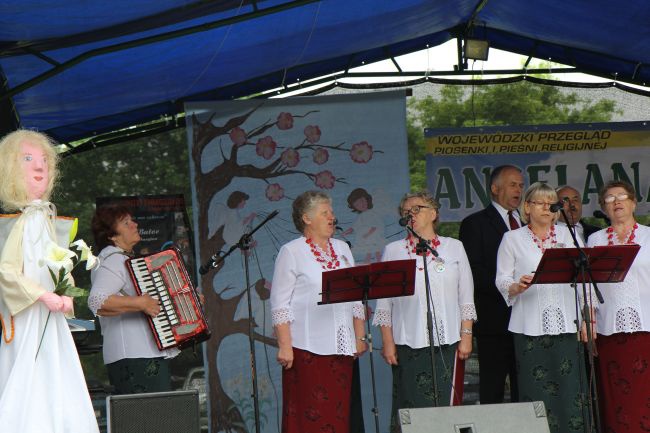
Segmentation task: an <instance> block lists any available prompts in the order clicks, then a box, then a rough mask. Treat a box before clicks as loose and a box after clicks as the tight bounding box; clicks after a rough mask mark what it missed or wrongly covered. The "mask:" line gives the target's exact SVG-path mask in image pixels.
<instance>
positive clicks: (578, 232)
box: [555, 220, 585, 244]
mask: <svg viewBox="0 0 650 433" xmlns="http://www.w3.org/2000/svg"><path fill="white" fill-rule="evenodd" d="M555 224H556V225H558V226H562V227H566V228H567V230H568V229H569V227H568V226H567V223H565V222H564V221H560V220H558V221H557V223H555ZM574 227H575V229H576V236H578V239H579V240H581V241H582V243H583V244H584V243H585V228H584V227H582V223H581V222H580V221H578V222H577V223H576V225H574Z"/></svg>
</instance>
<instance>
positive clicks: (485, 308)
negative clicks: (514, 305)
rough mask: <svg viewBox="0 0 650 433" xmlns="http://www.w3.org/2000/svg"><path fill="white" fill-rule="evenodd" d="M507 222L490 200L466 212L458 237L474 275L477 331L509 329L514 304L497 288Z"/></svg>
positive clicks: (478, 332) (491, 332) (479, 333)
mask: <svg viewBox="0 0 650 433" xmlns="http://www.w3.org/2000/svg"><path fill="white" fill-rule="evenodd" d="M507 231H508V226H506V223H505V222H504V221H503V218H501V215H499V211H497V209H496V208H495V207H494V206H493V205H492V204H490V205H489V206H488V207H487V208H485V209H483V210H481V211H478V212H476V213H473V214H471V215H469V216H467V217H466V218H465V219H464V220H463V221H462V222H461V224H460V232H459V238H460V241H461V242H462V243H463V245H464V247H465V252H466V253H467V258H468V259H469V264H470V267H471V268H472V275H473V277H474V304H475V306H476V315H477V317H478V321H477V322H476V324H475V325H474V329H475V332H476V333H477V334H478V335H500V334H507V333H508V323H509V322H510V311H511V308H510V307H508V306H507V305H506V302H505V300H504V299H503V296H502V295H501V293H500V292H499V290H498V289H497V288H496V285H495V284H494V280H495V278H496V271H497V251H498V250H499V244H500V243H501V238H502V237H503V234H504V233H505V232H507Z"/></svg>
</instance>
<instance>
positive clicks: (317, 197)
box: [291, 191, 332, 233]
mask: <svg viewBox="0 0 650 433" xmlns="http://www.w3.org/2000/svg"><path fill="white" fill-rule="evenodd" d="M320 203H327V204H332V199H331V197H330V196H329V195H327V194H326V193H324V192H322V191H305V192H303V193H302V194H300V195H299V196H298V197H296V199H295V200H294V201H293V205H292V212H291V217H292V218H293V225H295V226H296V230H298V231H299V232H300V233H304V232H305V222H304V221H303V219H302V217H303V215H305V214H308V213H309V212H311V211H312V210H313V209H314V208H315V207H316V206H317V205H318V204H320Z"/></svg>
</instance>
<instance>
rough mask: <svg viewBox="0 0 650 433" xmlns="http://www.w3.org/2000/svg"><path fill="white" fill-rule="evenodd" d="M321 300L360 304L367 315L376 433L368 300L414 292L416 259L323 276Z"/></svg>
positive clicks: (351, 269) (355, 268)
mask: <svg viewBox="0 0 650 433" xmlns="http://www.w3.org/2000/svg"><path fill="white" fill-rule="evenodd" d="M322 278H323V285H322V289H323V291H322V293H321V296H322V298H321V299H322V300H321V302H319V303H318V305H326V304H335V303H340V302H355V301H362V302H363V308H364V312H365V313H366V336H365V339H366V341H367V343H368V351H369V352H370V377H371V381H372V402H373V408H372V413H373V415H374V417H375V431H376V433H379V411H378V409H377V391H376V388H375V364H374V362H373V357H372V334H371V332H370V317H369V316H370V315H369V314H367V312H368V300H370V299H381V298H395V297H398V296H411V295H413V293H414V292H415V259H409V260H393V261H389V262H379V263H371V264H368V265H360V266H354V267H352V268H343V269H335V270H333V271H327V272H323V277H322Z"/></svg>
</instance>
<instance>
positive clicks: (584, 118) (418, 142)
mask: <svg viewBox="0 0 650 433" xmlns="http://www.w3.org/2000/svg"><path fill="white" fill-rule="evenodd" d="M408 108H409V116H408V117H407V133H408V149H409V161H410V167H409V173H410V177H411V188H413V189H424V188H426V162H425V159H426V158H425V156H426V146H425V142H424V128H462V127H471V126H499V125H541V124H566V123H585V122H609V121H611V119H612V115H613V114H615V113H618V110H617V109H616V104H615V102H614V101H612V100H608V99H600V100H597V99H587V98H581V97H580V96H578V94H576V93H574V92H567V91H564V90H562V89H560V88H559V87H555V86H549V85H541V84H532V83H530V82H528V81H522V82H517V83H509V84H501V85H490V86H481V85H477V86H474V87H473V89H471V88H470V86H456V85H446V86H442V87H441V89H440V96H439V97H438V98H433V97H431V96H427V97H425V98H421V99H415V98H413V99H411V100H410V101H409V104H408ZM455 231H456V232H457V227H456V228H455ZM453 232H454V230H453V229H452V230H451V232H450V233H447V234H452V233H453Z"/></svg>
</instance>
